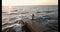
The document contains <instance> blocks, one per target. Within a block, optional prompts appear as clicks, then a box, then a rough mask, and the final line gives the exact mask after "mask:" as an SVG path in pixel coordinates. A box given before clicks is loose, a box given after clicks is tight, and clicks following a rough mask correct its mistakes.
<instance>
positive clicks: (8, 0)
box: [2, 0, 58, 6]
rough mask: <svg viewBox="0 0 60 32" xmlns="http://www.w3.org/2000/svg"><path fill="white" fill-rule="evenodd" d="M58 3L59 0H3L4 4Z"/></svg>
mask: <svg viewBox="0 0 60 32" xmlns="http://www.w3.org/2000/svg"><path fill="white" fill-rule="evenodd" d="M16 5H19V6H22V5H58V0H2V6H16Z"/></svg>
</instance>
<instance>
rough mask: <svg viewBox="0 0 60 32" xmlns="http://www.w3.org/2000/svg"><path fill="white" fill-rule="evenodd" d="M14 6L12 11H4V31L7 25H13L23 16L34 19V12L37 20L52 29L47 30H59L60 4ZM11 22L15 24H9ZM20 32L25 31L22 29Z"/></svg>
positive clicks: (48, 31) (52, 31)
mask: <svg viewBox="0 0 60 32" xmlns="http://www.w3.org/2000/svg"><path fill="white" fill-rule="evenodd" d="M12 7H13V8H12V9H13V10H11V11H10V12H2V31H3V29H5V28H7V27H12V26H13V25H15V24H16V23H14V22H16V21H18V20H21V19H23V18H29V19H32V14H34V15H35V19H36V22H39V23H41V22H42V23H43V24H45V25H46V27H47V28H50V30H47V31H46V32H58V5H32V6H12ZM9 23H14V24H11V25H9ZM21 26H22V25H21ZM20 28H21V27H20ZM7 29H8V28H7ZM17 30H18V29H17ZM17 30H16V31H17ZM17 32H18V31H17ZM20 32H25V31H21V29H20Z"/></svg>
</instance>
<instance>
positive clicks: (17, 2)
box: [2, 0, 58, 12]
mask: <svg viewBox="0 0 60 32" xmlns="http://www.w3.org/2000/svg"><path fill="white" fill-rule="evenodd" d="M24 5H58V0H2V10H3V11H6V12H9V11H11V10H12V9H13V7H12V6H24Z"/></svg>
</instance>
